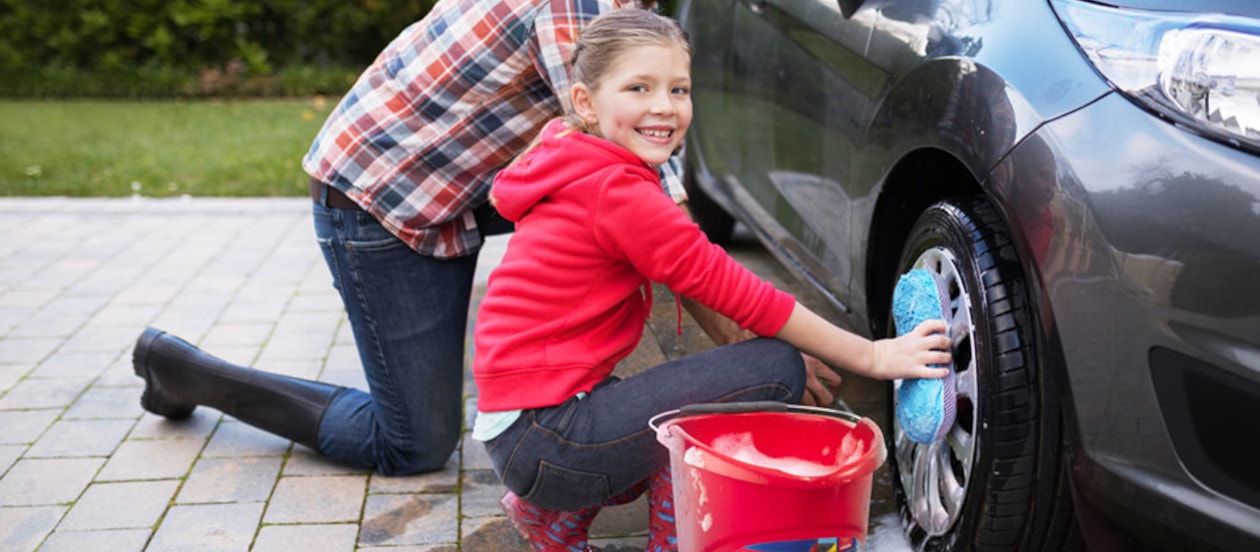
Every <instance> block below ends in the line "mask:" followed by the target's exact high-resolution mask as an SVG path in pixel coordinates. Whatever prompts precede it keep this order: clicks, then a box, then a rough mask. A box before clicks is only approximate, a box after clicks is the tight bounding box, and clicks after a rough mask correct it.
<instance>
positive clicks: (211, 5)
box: [0, 0, 436, 97]
mask: <svg viewBox="0 0 1260 552" xmlns="http://www.w3.org/2000/svg"><path fill="white" fill-rule="evenodd" d="M435 2H436V0H254V1H240V0H0V95H5V96H10V97H68V96H87V97H118V96H122V97H202V96H283V95H294V94H308V93H316V92H324V93H336V92H340V91H343V90H345V89H346V88H348V86H349V84H350V82H352V81H353V78H354V77H355V76H356V75H355V74H356V73H357V72H358V71H359V70H360V69H361V68H362V67H364V66H366V65H367V64H368V63H370V62H371V61H372V59H373V58H374V57H375V56H376V54H377V53H379V52H380V50H381V48H383V47H384V46H385V44H387V43H388V42H389V40H390V39H392V38H393V37H394V36H396V35H397V34H398V32H399V31H401V30H402V29H403V28H404V27H406V26H407V25H409V24H411V23H412V22H414V21H417V20H419V19H420V18H421V17H423V16H424V14H426V13H428V10H429V8H430V7H431V6H432V5H433V4H434V3H435Z"/></svg>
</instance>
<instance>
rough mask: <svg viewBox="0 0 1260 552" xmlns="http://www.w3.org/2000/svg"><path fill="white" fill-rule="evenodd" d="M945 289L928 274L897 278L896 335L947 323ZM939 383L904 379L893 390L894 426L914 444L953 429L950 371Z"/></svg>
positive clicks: (920, 271) (941, 281)
mask: <svg viewBox="0 0 1260 552" xmlns="http://www.w3.org/2000/svg"><path fill="white" fill-rule="evenodd" d="M949 305H950V299H949V286H948V284H947V283H946V282H945V279H944V278H943V277H942V276H941V275H939V274H937V273H935V272H932V271H929V270H924V269H913V270H911V271H909V272H907V273H905V274H902V275H901V279H900V280H898V281H897V287H896V288H895V289H894V290H893V323H894V324H895V325H896V327H897V335H903V334H906V333H909V332H911V331H913V330H914V329H915V327H917V326H918V325H919V324H920V323H922V322H923V321H925V320H931V319H934V318H939V319H943V320H945V323H946V325H948V324H949V322H950V309H949ZM946 367H947V368H949V369H950V370H949V375H947V376H945V377H944V378H942V379H907V380H902V381H901V385H900V386H898V387H897V409H896V417H897V424H898V425H900V426H901V431H903V432H904V433H905V434H906V437H909V438H910V440H911V441H914V442H916V443H923V444H928V443H932V442H935V441H939V440H940V439H941V438H942V437H944V436H945V434H946V433H949V428H950V427H952V426H953V425H954V408H955V403H954V401H955V393H956V389H955V383H954V369H953V366H952V365H949V366H946Z"/></svg>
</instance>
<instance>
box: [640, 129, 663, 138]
mask: <svg viewBox="0 0 1260 552" xmlns="http://www.w3.org/2000/svg"><path fill="white" fill-rule="evenodd" d="M640 132H642V133H643V134H646V135H648V136H651V137H653V138H669V134H670V132H669V131H668V130H642V131H640Z"/></svg>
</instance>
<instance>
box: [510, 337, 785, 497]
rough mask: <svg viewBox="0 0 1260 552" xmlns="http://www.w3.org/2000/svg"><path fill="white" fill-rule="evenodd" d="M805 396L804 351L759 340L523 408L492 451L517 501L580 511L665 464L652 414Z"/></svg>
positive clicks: (665, 365)
mask: <svg viewBox="0 0 1260 552" xmlns="http://www.w3.org/2000/svg"><path fill="white" fill-rule="evenodd" d="M804 392H805V364H804V362H803V361H802V359H801V353H800V352H799V351H797V350H796V349H795V348H794V347H792V346H791V345H788V344H787V343H784V342H782V341H779V340H777V339H754V340H750V341H744V342H740V343H736V344H734V345H727V346H725V347H718V348H716V349H711V350H709V351H705V352H703V353H698V354H694V355H690V356H687V357H683V358H680V359H678V360H674V361H671V362H667V363H665V364H662V365H660V366H656V367H653V368H649V369H647V370H645V371H643V372H641V373H639V374H635V375H634V376H631V377H628V378H626V379H624V380H619V379H617V378H609V379H607V380H605V381H604V382H602V383H601V384H600V385H598V386H596V387H595V389H594V390H592V391H591V392H590V393H589V394H588V395H587V396H586V397H585V398H581V399H579V398H577V397H573V398H571V399H569V400H567V401H565V402H563V403H561V404H559V405H556V406H551V407H546V408H535V409H531V410H526V411H524V412H522V413H521V417H520V418H518V419H517V420H516V423H514V424H512V426H511V427H509V428H508V429H507V430H506V431H504V432H503V433H502V434H500V435H499V436H498V437H495V438H494V439H491V440H490V441H488V442H487V443H486V451H487V452H488V453H489V455H490V458H491V460H492V461H493V463H494V468H495V471H497V472H498V474H499V476H500V478H502V479H503V483H504V485H506V486H507V488H508V489H511V490H512V492H514V493H516V494H517V496H520V497H521V498H522V499H524V500H526V501H528V502H529V503H531V504H534V505H536V506H539V507H542V508H547V509H550V510H561V511H569V510H576V509H578V508H584V507H587V506H592V505H595V504H598V503H600V502H602V501H603V500H604V499H606V498H608V497H610V496H612V495H615V494H617V493H620V492H622V491H625V490H626V489H629V488H630V487H632V486H633V485H634V484H636V483H638V482H640V481H643V480H645V479H647V478H648V477H650V476H651V475H652V474H653V473H655V472H656V471H658V470H660V469H661V468H663V467H665V466H666V465H668V464H669V451H668V450H666V449H665V447H664V446H663V445H661V444H660V443H658V442H657V441H656V434H655V432H653V431H652V430H651V429H650V428H649V427H648V420H649V419H651V418H652V417H653V416H655V415H657V414H660V413H662V412H667V411H670V410H674V409H677V408H680V407H683V406H686V405H689V404H699V403H718V402H739V401H780V402H786V403H799V402H800V399H801V397H802V396H803V394H804Z"/></svg>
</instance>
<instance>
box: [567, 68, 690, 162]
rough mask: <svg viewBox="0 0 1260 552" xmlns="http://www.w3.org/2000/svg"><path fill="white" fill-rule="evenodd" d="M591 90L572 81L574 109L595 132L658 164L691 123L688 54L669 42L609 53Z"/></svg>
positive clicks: (665, 158)
mask: <svg viewBox="0 0 1260 552" xmlns="http://www.w3.org/2000/svg"><path fill="white" fill-rule="evenodd" d="M596 84H597V86H596V87H595V88H590V87H587V86H586V85H585V84H582V83H576V84H574V85H573V88H572V101H573V109H574V111H575V112H576V113H577V115H578V116H579V117H581V118H582V120H583V121H584V122H586V125H587V128H588V129H590V130H591V132H592V133H593V134H596V135H597V136H600V137H602V138H604V139H606V140H608V141H610V142H612V143H614V144H617V145H619V146H621V147H623V148H626V149H628V150H630V151H631V152H632V153H634V154H635V155H636V156H638V157H639V159H642V160H643V162H645V163H647V164H649V165H659V164H661V163H664V162H665V161H667V160H668V159H669V157H670V156H671V155H673V153H674V152H675V151H677V150H678V148H679V147H681V146H682V140H683V135H684V134H686V132H687V127H688V126H689V125H691V57H690V56H689V55H688V54H687V52H686V51H685V50H683V49H682V48H681V47H679V46H676V45H673V44H669V43H662V44H655V45H642V46H632V47H629V48H626V49H625V50H624V51H622V52H621V53H619V54H617V55H616V56H614V57H613V61H612V64H611V65H610V66H609V67H608V70H607V71H606V72H604V74H603V75H602V78H600V80H599V81H598V82H597V83H596Z"/></svg>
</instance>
